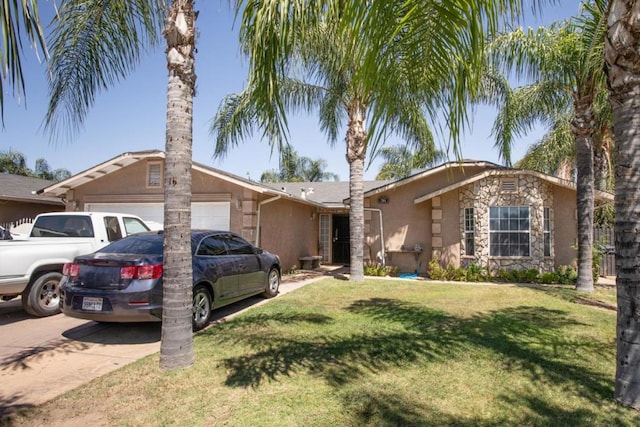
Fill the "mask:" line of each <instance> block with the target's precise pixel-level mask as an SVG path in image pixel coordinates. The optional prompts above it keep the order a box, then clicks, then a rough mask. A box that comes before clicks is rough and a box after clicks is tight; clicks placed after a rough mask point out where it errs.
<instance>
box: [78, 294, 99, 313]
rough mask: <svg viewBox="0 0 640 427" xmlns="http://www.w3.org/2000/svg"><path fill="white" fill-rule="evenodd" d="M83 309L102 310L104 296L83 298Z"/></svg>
mask: <svg viewBox="0 0 640 427" xmlns="http://www.w3.org/2000/svg"><path fill="white" fill-rule="evenodd" d="M82 309H83V310H89V311H102V298H94V297H84V298H82Z"/></svg>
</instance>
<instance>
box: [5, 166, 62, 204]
mask: <svg viewBox="0 0 640 427" xmlns="http://www.w3.org/2000/svg"><path fill="white" fill-rule="evenodd" d="M52 183H53V181H47V180H46V179H40V178H32V177H29V176H21V175H11V174H6V173H0V200H12V201H17V202H31V203H45V204H50V205H60V206H64V203H63V202H62V200H60V199H59V198H57V197H46V196H39V195H37V194H35V192H36V191H37V190H38V189H40V188H42V187H44V186H46V185H51V184H52Z"/></svg>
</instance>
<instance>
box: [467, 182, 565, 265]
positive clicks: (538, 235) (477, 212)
mask: <svg viewBox="0 0 640 427" xmlns="http://www.w3.org/2000/svg"><path fill="white" fill-rule="evenodd" d="M503 181H515V182H516V189H515V191H503V190H502V184H501V183H502V182H503ZM459 194H460V236H461V245H460V249H461V253H460V258H461V263H462V265H463V266H466V265H469V264H471V263H473V262H475V263H476V264H479V265H481V266H483V267H485V268H487V270H489V271H490V272H494V273H495V272H496V271H498V270H499V269H504V270H523V269H530V268H535V269H537V270H539V271H540V272H548V271H553V270H554V268H555V263H554V252H553V251H554V249H553V235H554V233H553V210H552V212H551V256H550V257H545V256H544V224H543V219H544V209H543V208H544V207H549V208H552V207H553V191H552V188H551V186H550V185H549V184H548V183H546V182H544V181H542V180H540V179H538V178H536V177H535V176H531V175H525V174H516V175H511V176H506V175H500V176H489V177H487V178H485V179H482V180H479V181H476V182H475V183H472V184H469V185H467V186H466V187H464V188H462V189H461V190H460V192H459ZM490 206H529V207H530V209H529V215H530V218H529V220H530V233H531V235H530V245H531V246H530V247H531V251H530V254H531V256H530V257H516V258H511V257H490V256H489V207H490ZM465 208H474V217H475V218H474V222H475V235H474V240H475V255H474V256H467V255H465V239H464V209H465Z"/></svg>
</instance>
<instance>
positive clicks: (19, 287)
mask: <svg viewBox="0 0 640 427" xmlns="http://www.w3.org/2000/svg"><path fill="white" fill-rule="evenodd" d="M148 230H149V227H147V225H146V224H145V223H144V221H143V220H142V219H140V218H138V217H137V216H135V215H128V214H119V213H105V212H56V213H46V214H40V215H38V216H37V217H36V219H35V221H34V223H33V228H32V229H31V234H30V236H29V238H28V239H24V240H22V239H21V240H1V241H0V297H2V299H4V300H7V299H11V298H15V297H16V296H18V295H22V306H23V307H24V309H25V310H26V311H27V313H29V314H31V315H33V316H38V317H44V316H50V315H52V314H56V313H59V312H60V307H59V303H60V293H59V289H58V288H59V282H60V279H61V277H62V274H61V273H62V266H63V265H64V263H66V262H72V261H73V259H74V258H75V257H76V256H78V255H84V254H89V253H92V252H95V251H97V250H98V249H100V248H102V247H104V246H106V245H108V244H109V243H111V242H113V241H114V240H118V239H121V238H122V237H124V236H128V235H130V234H135V233H140V232H143V231H148Z"/></svg>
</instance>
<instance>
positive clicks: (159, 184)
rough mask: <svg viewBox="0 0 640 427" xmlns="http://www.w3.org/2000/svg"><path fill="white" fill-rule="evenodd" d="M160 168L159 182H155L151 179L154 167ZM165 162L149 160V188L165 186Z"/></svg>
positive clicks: (147, 183) (147, 177)
mask: <svg viewBox="0 0 640 427" xmlns="http://www.w3.org/2000/svg"><path fill="white" fill-rule="evenodd" d="M156 166H157V167H158V168H159V172H158V173H159V175H158V184H157V185H156V184H154V183H153V182H152V181H151V172H152V168H154V167H156ZM162 177H163V164H162V162H147V176H146V187H147V188H163V179H162Z"/></svg>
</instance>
